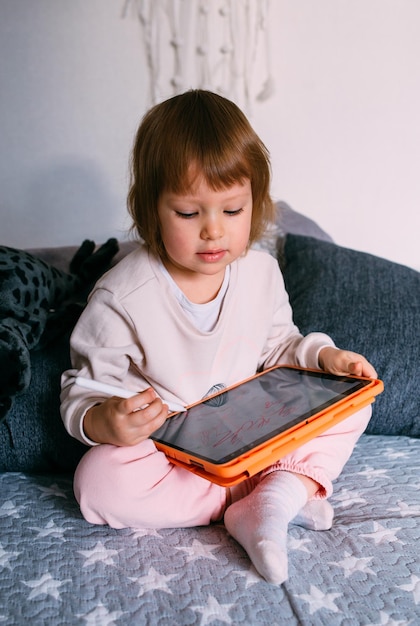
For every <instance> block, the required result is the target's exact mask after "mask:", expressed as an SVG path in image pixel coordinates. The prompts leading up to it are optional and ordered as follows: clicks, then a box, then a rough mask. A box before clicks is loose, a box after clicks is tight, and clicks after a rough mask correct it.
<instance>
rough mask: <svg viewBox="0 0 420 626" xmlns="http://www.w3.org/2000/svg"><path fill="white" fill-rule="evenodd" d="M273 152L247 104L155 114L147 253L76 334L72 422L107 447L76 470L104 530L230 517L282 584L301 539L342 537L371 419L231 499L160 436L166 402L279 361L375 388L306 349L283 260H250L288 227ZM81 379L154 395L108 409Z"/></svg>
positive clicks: (96, 297) (196, 101) (330, 435)
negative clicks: (349, 480)
mask: <svg viewBox="0 0 420 626" xmlns="http://www.w3.org/2000/svg"><path fill="white" fill-rule="evenodd" d="M269 184H270V164H269V155H268V152H267V150H266V148H265V146H264V145H263V144H262V142H261V140H260V139H259V138H258V136H257V135H256V134H255V132H254V131H253V129H252V128H251V126H250V124H249V122H248V121H247V119H246V117H245V116H244V115H243V113H242V112H241V111H240V110H239V109H238V108H237V106H236V105H235V104H233V103H232V102H230V101H229V100H226V99H225V98H223V97H221V96H218V95H216V94H213V93H211V92H207V91H202V90H195V91H189V92H187V93H184V94H182V95H180V96H175V97H173V98H171V99H169V100H167V101H165V102H163V103H161V104H158V105H157V106H155V107H154V108H152V109H151V110H150V111H149V112H148V113H147V114H146V116H145V117H144V119H143V121H142V123H141V125H140V127H139V129H138V132H137V136H136V139H135V143H134V148H133V154H132V180H131V188H130V192H129V196H128V206H129V211H130V214H131V216H132V219H133V222H134V227H135V229H136V231H137V234H138V235H139V237H140V238H141V240H142V243H139V246H138V248H137V249H136V250H135V251H134V252H132V253H131V254H129V255H128V256H127V257H125V258H124V259H123V260H122V261H121V262H120V263H119V264H118V265H117V266H116V267H115V268H113V269H112V270H111V271H109V272H108V273H107V274H106V275H105V276H103V277H102V278H101V279H100V280H99V282H98V283H97V285H96V286H95V288H94V290H93V292H92V294H91V296H90V298H89V303H88V305H87V307H86V309H85V311H84V312H83V314H82V316H81V317H80V320H79V322H78V324H77V326H76V328H75V330H74V332H73V335H72V338H71V358H72V369H71V370H68V371H67V372H65V373H64V375H63V381H62V416H63V420H64V423H65V426H66V428H67V429H68V431H69V433H70V434H71V435H73V436H74V437H76V438H78V439H79V440H80V441H83V442H85V443H86V444H87V445H89V446H91V448H90V450H89V451H88V452H87V453H86V455H85V456H84V457H83V459H82V460H81V462H80V464H79V466H78V468H77V470H76V474H75V480H74V487H75V494H76V498H77V500H78V502H79V504H80V508H81V511H82V513H83V515H84V517H85V518H86V520H88V521H89V522H91V523H93V524H109V525H110V526H112V527H114V528H123V527H141V528H169V527H186V526H196V525H203V524H209V523H211V522H213V521H218V520H222V519H224V523H225V526H226V528H227V530H228V532H229V533H230V534H231V535H232V536H233V537H234V538H235V539H236V540H237V541H238V542H239V543H240V544H241V545H242V546H243V547H244V548H245V550H246V551H247V553H248V555H249V557H250V559H251V560H252V562H253V564H254V566H255V568H256V569H257V570H258V572H259V573H260V574H261V575H262V576H263V577H264V578H265V579H266V580H267V581H269V582H272V583H275V584H280V583H282V582H283V581H284V580H286V578H287V549H286V536H287V527H288V524H289V522H290V521H291V520H293V519H296V521H297V522H298V523H301V524H303V525H305V526H306V527H309V528H314V529H318V528H319V529H326V528H329V527H330V526H331V523H332V515H333V513H332V509H331V507H330V505H329V504H328V503H327V501H326V498H327V497H328V496H329V495H330V494H331V491H332V481H333V480H334V479H335V478H336V477H337V476H338V475H339V473H340V472H341V470H342V468H343V465H344V464H345V463H346V461H347V459H348V458H349V456H350V454H351V452H352V450H353V447H354V445H355V443H356V441H357V439H358V438H359V436H360V435H361V433H362V432H363V431H364V429H365V428H366V425H367V423H368V420H369V417H370V408H366V409H363V410H362V411H360V412H358V413H357V414H355V415H353V416H351V417H349V418H348V419H346V420H344V421H343V422H342V423H340V424H339V425H338V426H335V427H334V428H332V429H330V430H329V431H327V432H326V433H325V434H324V435H322V436H319V437H316V438H315V439H313V440H312V441H311V442H309V443H306V444H305V445H302V446H301V447H300V448H299V449H298V450H296V451H295V452H293V453H292V454H289V455H288V456H286V457H284V458H281V459H279V460H278V462H277V463H275V464H274V465H272V466H270V467H268V468H267V469H266V470H265V471H263V472H261V473H260V474H259V475H257V476H255V477H253V478H251V479H249V480H247V481H245V482H243V483H241V484H240V485H238V486H236V487H234V488H231V489H226V488H224V487H220V486H218V485H216V484H213V483H211V482H208V481H207V480H205V479H203V478H200V477H198V476H196V475H195V474H193V473H191V472H189V471H188V470H185V469H183V468H180V467H178V466H176V465H173V464H172V463H171V462H170V461H169V460H168V459H167V458H166V456H165V455H164V454H163V453H162V452H159V451H157V449H156V448H155V445H154V443H153V441H152V440H151V439H150V438H149V436H150V435H151V433H153V431H155V430H156V429H157V428H158V427H160V426H161V425H162V424H163V422H164V421H165V420H166V419H167V416H168V406H167V405H166V404H164V403H163V402H162V400H161V398H165V400H167V401H170V402H176V403H178V404H179V403H181V404H183V405H188V404H192V403H193V402H196V401H197V400H199V399H200V398H204V397H206V396H207V395H209V394H211V393H212V392H214V391H215V390H217V389H220V388H222V387H225V386H229V385H231V384H233V383H236V382H238V381H240V380H243V379H245V378H248V377H249V376H252V375H253V374H254V373H256V372H258V371H261V370H263V369H265V368H267V367H269V366H272V365H276V364H278V363H284V364H294V365H300V366H302V367H310V368H321V369H323V370H325V371H327V372H331V373H333V374H340V375H341V374H342V375H345V374H355V375H363V376H368V377H375V376H376V373H375V370H374V368H373V367H372V366H371V365H370V364H369V363H368V362H367V361H366V359H365V358H364V357H362V356H360V355H358V354H355V353H353V352H348V351H344V350H340V349H338V348H336V347H335V346H334V343H333V341H332V340H331V339H330V338H329V337H328V336H326V335H324V334H322V333H310V334H309V335H307V336H306V337H303V336H302V335H301V334H300V333H299V330H298V329H297V328H296V326H295V325H294V323H293V320H292V311H291V308H290V305H289V300H288V296H287V293H286V291H285V288H284V283H283V280H282V276H281V273H280V271H279V267H278V263H277V262H276V260H275V259H274V258H272V257H271V256H270V255H269V254H267V253H265V252H261V251H256V250H252V249H250V246H251V244H252V243H253V242H255V241H256V240H258V239H259V238H260V237H261V235H262V234H263V233H264V230H265V229H266V227H267V226H268V225H269V224H270V223H272V221H273V219H274V208H273V204H272V201H271V199H270V196H269ZM75 376H84V377H87V378H92V379H95V380H98V381H100V382H102V383H108V384H111V385H114V386H115V385H118V386H121V387H125V388H128V389H131V390H133V391H136V392H137V391H138V392H139V393H138V394H137V395H135V396H133V397H132V398H129V399H123V398H120V397H111V398H109V397H106V395H105V394H102V393H100V392H98V391H90V390H87V389H84V388H82V387H80V386H78V385H75V384H73V378H74V377H75Z"/></svg>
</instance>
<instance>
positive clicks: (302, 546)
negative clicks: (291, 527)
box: [287, 535, 311, 552]
mask: <svg viewBox="0 0 420 626" xmlns="http://www.w3.org/2000/svg"><path fill="white" fill-rule="evenodd" d="M287 542H288V544H289V548H290V550H299V551H300V552H310V550H308V548H307V547H306V544H307V543H309V544H310V543H311V540H310V539H295V538H294V537H292V536H291V535H289V536H288V538H287Z"/></svg>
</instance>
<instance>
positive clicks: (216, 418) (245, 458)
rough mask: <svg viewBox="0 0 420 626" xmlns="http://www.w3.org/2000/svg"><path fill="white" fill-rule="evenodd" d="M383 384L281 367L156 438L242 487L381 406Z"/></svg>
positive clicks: (212, 400)
mask: <svg viewBox="0 0 420 626" xmlns="http://www.w3.org/2000/svg"><path fill="white" fill-rule="evenodd" d="M382 390H383V384H382V382H381V381H380V380H376V379H367V378H359V377H353V376H334V375H332V374H326V373H325V372H321V371H318V370H309V369H303V368H298V367H293V366H281V365H280V366H275V367H272V368H269V369H267V370H265V371H264V372H262V373H260V374H256V375H255V376H252V377H251V378H249V379H247V380H245V381H242V382H240V383H238V384H236V385H233V386H232V387H228V388H226V389H223V390H222V391H219V392H218V393H216V394H214V395H212V396H209V397H207V398H204V399H203V400H201V401H200V402H198V403H196V404H193V405H191V406H189V407H187V410H186V411H185V412H183V413H178V414H174V415H173V416H172V417H170V418H169V419H168V420H167V421H166V422H165V424H164V425H163V426H161V427H160V428H159V429H158V430H157V431H155V432H154V433H153V434H152V436H151V438H152V439H153V441H154V442H155V444H156V447H157V448H158V449H160V450H162V451H163V452H165V454H166V455H167V456H168V457H169V458H170V460H171V461H172V462H173V463H175V464H177V465H181V466H182V467H185V468H186V469H188V470H190V471H192V472H195V473H196V474H198V475H200V476H202V477H204V478H207V479H208V480H210V481H212V482H215V483H217V484H220V485H222V486H231V485H235V484H237V483H239V482H241V481H242V480H245V479H246V478H249V477H250V476H253V475H254V474H256V473H258V472H260V471H261V470H263V469H265V468H266V467H268V466H269V465H271V464H272V463H274V462H276V461H278V460H279V459H280V458H281V457H283V456H285V455H286V454H288V453H289V452H291V451H292V450H294V449H295V448H297V447H299V446H301V445H302V444H303V443H305V442H307V441H309V440H310V439H312V438H313V437H316V436H317V435H319V434H321V433H322V432H324V431H325V430H327V429H329V428H331V427H332V426H334V425H335V424H337V423H338V422H340V421H342V420H343V419H345V418H346V417H348V416H349V415H351V414H352V413H355V412H356V411H358V410H359V409H361V408H362V407H364V406H366V405H367V404H370V403H372V402H373V401H374V398H375V396H376V395H377V394H379V393H381V391H382Z"/></svg>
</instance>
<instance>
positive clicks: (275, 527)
mask: <svg viewBox="0 0 420 626" xmlns="http://www.w3.org/2000/svg"><path fill="white" fill-rule="evenodd" d="M370 415H371V410H370V407H367V408H365V409H362V410H361V411H359V412H358V413H356V414H355V415H352V416H351V417H349V418H347V419H346V420H344V421H343V422H341V423H340V424H338V425H337V426H335V427H334V428H331V429H330V430H329V431H327V432H325V433H324V434H323V435H320V436H319V437H316V438H315V439H313V440H312V441H310V442H308V443H306V444H304V445H303V446H301V447H300V448H299V449H298V450H295V451H294V452H292V453H291V454H289V455H287V457H284V458H283V459H281V460H280V461H279V462H278V463H276V464H275V465H273V466H272V467H271V468H269V469H268V470H266V471H265V472H262V473H261V475H260V478H261V482H260V483H259V484H258V485H257V487H255V489H254V490H253V491H252V492H251V493H250V494H249V495H247V496H246V497H245V498H243V499H241V500H237V501H234V502H233V504H232V505H231V506H230V507H229V508H228V509H227V510H226V512H225V525H226V528H227V530H228V531H229V533H230V534H231V535H232V536H233V537H234V538H235V539H236V540H237V541H238V542H239V543H240V544H241V545H242V546H243V547H244V548H245V550H246V551H247V552H248V555H249V557H250V558H251V560H252V562H253V564H254V566H255V568H256V569H257V570H258V571H259V572H260V574H261V575H262V576H263V577H264V578H265V579H266V580H268V581H269V582H273V583H276V584H280V583H282V582H284V581H285V580H286V579H287V546H286V537H287V527H288V524H289V522H291V521H292V519H293V518H294V517H295V516H296V515H297V514H298V513H299V511H300V510H301V509H302V507H304V506H305V505H306V503H307V502H308V500H309V501H310V500H311V498H313V497H315V498H325V497H327V496H328V495H330V493H331V492H332V481H333V480H334V478H336V477H337V476H338V475H339V473H340V472H341V470H342V468H343V466H344V464H345V463H346V462H347V460H348V458H349V457H350V454H351V452H352V450H353V447H354V445H355V443H356V441H357V439H358V438H359V437H360V435H361V434H362V432H363V431H364V430H365V428H366V426H367V423H368V421H369V418H370Z"/></svg>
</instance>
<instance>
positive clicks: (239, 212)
mask: <svg viewBox="0 0 420 626" xmlns="http://www.w3.org/2000/svg"><path fill="white" fill-rule="evenodd" d="M225 213H226V215H240V214H241V213H243V209H242V208H241V209H234V210H231V211H228V210H226V211H225Z"/></svg>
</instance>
